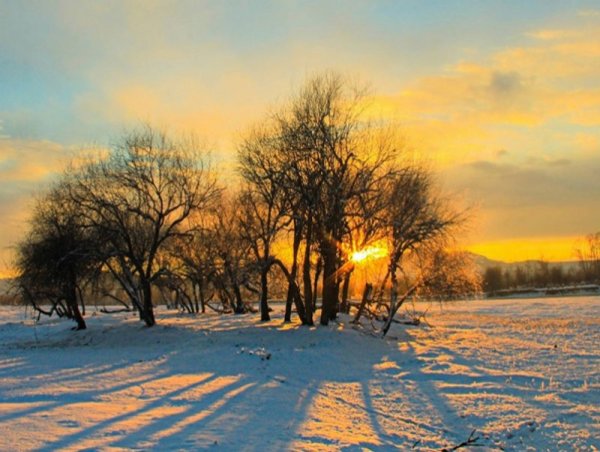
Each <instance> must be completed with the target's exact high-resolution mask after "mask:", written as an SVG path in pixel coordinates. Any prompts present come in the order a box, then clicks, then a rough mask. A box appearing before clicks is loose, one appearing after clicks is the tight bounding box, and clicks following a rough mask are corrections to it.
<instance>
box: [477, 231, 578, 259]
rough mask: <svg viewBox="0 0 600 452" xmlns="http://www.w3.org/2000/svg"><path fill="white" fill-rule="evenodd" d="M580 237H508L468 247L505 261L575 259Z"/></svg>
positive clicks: (488, 256)
mask: <svg viewBox="0 0 600 452" xmlns="http://www.w3.org/2000/svg"><path fill="white" fill-rule="evenodd" d="M578 239H580V237H541V238H538V237H532V238H521V239H507V240H497V241H490V242H482V243H475V244H472V245H468V246H467V247H466V249H467V250H468V251H471V252H472V253H475V254H480V255H482V256H485V257H487V258H488V259H492V260H498V261H503V262H519V261H525V260H545V261H553V262H558V261H571V260H575V259H576V256H575V246H576V243H577V240H578Z"/></svg>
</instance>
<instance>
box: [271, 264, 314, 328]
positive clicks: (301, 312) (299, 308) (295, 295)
mask: <svg viewBox="0 0 600 452" xmlns="http://www.w3.org/2000/svg"><path fill="white" fill-rule="evenodd" d="M273 264H275V265H277V266H278V267H279V268H280V269H281V271H282V272H283V274H284V275H285V276H286V278H287V279H288V284H290V287H291V288H292V299H293V300H294V303H295V304H296V312H297V313H298V317H300V320H301V321H302V324H303V325H308V322H307V320H306V310H305V306H304V303H302V296H301V295H300V288H299V287H298V284H296V281H294V280H293V279H292V275H291V274H290V272H288V270H287V268H285V265H283V262H281V261H280V260H279V259H275V260H274V261H273Z"/></svg>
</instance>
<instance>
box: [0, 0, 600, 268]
mask: <svg viewBox="0 0 600 452" xmlns="http://www.w3.org/2000/svg"><path fill="white" fill-rule="evenodd" d="M323 70H336V71H340V72H342V73H344V74H348V75H349V76H352V77H355V78H357V79H360V80H363V81H365V82H368V83H369V84H370V86H371V88H372V93H373V104H372V105H373V107H372V109H373V111H374V112H376V114H377V115H379V116H380V117H382V118H384V119H389V120H393V121H396V122H397V123H398V124H400V126H401V128H402V132H403V134H404V135H405V137H406V141H407V143H408V145H409V146H410V147H411V148H413V149H415V150H417V151H418V152H421V153H423V154H424V155H426V156H427V158H428V160H430V161H431V162H432V165H433V166H434V168H436V170H437V171H438V172H439V174H440V178H441V182H442V183H443V186H444V188H445V189H446V190H447V191H449V192H450V193H452V194H453V195H452V196H453V197H456V198H457V199H459V200H460V202H461V203H464V204H468V205H473V206H475V208H474V212H475V221H474V222H473V223H474V224H473V225H472V227H471V232H470V234H469V236H468V237H466V238H465V240H464V243H465V245H468V247H469V248H470V249H472V250H473V251H476V252H479V253H481V254H484V255H487V256H488V257H491V258H495V259H502V260H511V261H514V260H520V259H525V258H540V257H543V258H545V259H549V260H559V259H569V258H571V257H572V251H573V243H574V241H575V239H576V238H577V237H578V236H582V235H584V234H587V233H590V232H595V231H598V230H600V4H599V3H598V2H597V1H588V2H585V1H582V2H576V1H568V2H567V1H556V2H554V1H530V2H523V1H502V2H481V1H472V2H470V1H445V0H444V1H417V0H414V1H355V2H352V1H302V2H292V1H278V2H276V1H273V2H265V1H211V2H200V1H189V2H188V1H118V2H112V1H102V2H80V1H63V2H56V1H27V2H22V1H2V0H0V273H2V272H3V271H6V269H7V268H8V267H9V266H10V259H11V257H10V256H11V250H10V246H11V245H12V244H14V242H15V241H16V240H18V239H19V238H20V237H21V235H22V233H23V231H24V229H25V228H26V224H27V223H26V222H27V217H28V213H29V208H30V205H31V199H32V195H33V194H34V193H36V192H38V191H39V190H41V189H42V188H43V187H44V184H45V183H47V182H48V180H50V179H51V178H52V176H53V175H54V174H56V173H57V172H58V171H60V170H61V168H62V167H63V166H64V164H65V163H66V162H68V161H69V160H70V159H72V158H73V157H74V156H76V155H77V153H79V152H81V150H82V149H85V148H86V147H87V148H89V147H90V146H98V145H100V146H103V145H108V144H110V142H111V140H114V139H115V138H116V137H118V136H119V134H120V133H121V132H122V131H123V129H124V128H126V127H129V126H131V125H135V124H137V123H139V122H140V121H150V122H152V123H153V124H157V125H159V126H164V127H166V128H167V129H169V130H174V131H180V130H183V131H195V132H197V133H198V134H200V135H201V136H203V137H205V138H206V140H207V142H208V143H209V144H210V146H211V147H212V148H213V149H214V151H215V155H216V156H217V158H218V159H219V160H220V161H222V162H223V164H224V165H227V164H229V165H231V162H232V159H233V156H234V149H235V142H236V139H237V137H238V136H239V134H240V133H241V132H243V130H244V129H245V128H247V127H248V126H249V125H250V124H252V123H253V122H255V121H257V120H259V119H260V118H261V117H262V116H263V115H264V114H265V113H266V112H267V111H268V109H269V108H271V107H273V106H276V105H277V104H278V103H280V102H282V101H283V100H285V99H286V97H287V96H288V95H289V94H290V92H292V90H293V89H294V88H295V87H298V86H299V85H300V84H301V83H302V81H303V80H304V79H305V78H306V77H307V76H309V75H311V74H314V73H315V72H319V71H323Z"/></svg>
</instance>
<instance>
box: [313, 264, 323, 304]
mask: <svg viewBox="0 0 600 452" xmlns="http://www.w3.org/2000/svg"><path fill="white" fill-rule="evenodd" d="M322 271H323V260H322V259H319V260H318V261H317V268H315V277H314V280H313V281H314V283H313V297H312V308H313V312H315V311H316V310H317V292H318V290H317V286H318V285H319V277H320V276H321V272H322Z"/></svg>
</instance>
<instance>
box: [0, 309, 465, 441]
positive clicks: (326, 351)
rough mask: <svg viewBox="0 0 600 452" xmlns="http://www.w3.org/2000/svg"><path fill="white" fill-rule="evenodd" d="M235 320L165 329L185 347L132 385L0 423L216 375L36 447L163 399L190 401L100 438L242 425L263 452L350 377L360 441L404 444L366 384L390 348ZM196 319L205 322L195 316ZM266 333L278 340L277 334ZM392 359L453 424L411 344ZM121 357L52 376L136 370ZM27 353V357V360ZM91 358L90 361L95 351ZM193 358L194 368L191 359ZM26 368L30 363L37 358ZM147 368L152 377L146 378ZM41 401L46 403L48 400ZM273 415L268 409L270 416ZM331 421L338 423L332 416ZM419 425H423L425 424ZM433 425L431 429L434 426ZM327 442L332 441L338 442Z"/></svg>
mask: <svg viewBox="0 0 600 452" xmlns="http://www.w3.org/2000/svg"><path fill="white" fill-rule="evenodd" d="M236 319H241V321H240V320H236V321H237V324H236V321H231V323H230V324H228V325H226V326H225V328H224V329H222V330H216V331H207V330H206V329H203V328H199V329H197V330H196V331H193V330H191V329H188V328H186V327H181V328H180V327H170V331H171V330H172V332H173V334H176V335H177V337H178V340H181V341H182V343H185V344H188V346H187V348H186V347H182V346H181V345H177V346H175V345H174V346H173V347H174V348H175V349H176V350H177V351H176V352H174V351H173V350H172V349H171V351H170V353H169V354H168V355H167V356H164V359H162V360H161V362H160V363H157V364H156V365H154V366H153V367H151V369H150V370H148V369H146V368H144V370H143V372H142V373H141V374H140V375H139V377H140V378H139V379H136V380H133V381H132V380H131V379H129V377H128V379H127V380H126V381H124V382H122V383H118V382H115V384H113V385H110V386H106V385H105V386H104V387H102V388H101V389H91V390H83V391H78V392H77V394H68V393H66V394H64V395H61V396H59V398H58V399H56V398H55V399H54V400H52V403H51V404H50V405H43V406H36V407H30V408H28V409H26V410H24V411H18V412H13V413H10V414H7V415H4V417H0V420H2V419H4V420H9V419H15V418H22V417H25V416H31V415H33V414H36V413H40V412H48V413H49V412H51V411H52V410H53V409H55V408H58V407H64V406H65V405H69V404H76V403H80V402H94V401H97V398H100V397H103V396H107V395H110V394H113V393H116V392H118V391H122V390H126V389H128V388H130V387H134V386H141V385H144V384H151V383H152V382H155V381H158V380H159V379H160V378H162V377H169V376H177V375H193V374H196V375H199V374H201V373H207V374H213V375H212V376H210V377H208V378H207V379H202V380H200V381H197V382H195V383H192V384H186V385H177V386H176V387H172V388H171V390H169V391H168V392H167V393H165V394H161V395H160V396H157V397H156V398H154V399H150V401H149V402H148V403H145V404H144V405H143V406H141V407H139V408H137V409H135V410H133V411H129V412H125V413H119V414H118V415H116V416H111V417H109V418H107V419H104V420H102V421H100V422H97V423H95V424H94V425H91V426H89V427H87V428H83V429H80V430H78V431H76V432H73V433H71V434H67V435H66V436H62V437H60V438H58V439H56V440H54V441H52V442H49V443H47V444H45V446H44V447H43V448H42V450H54V449H57V448H71V447H77V444H78V443H80V442H83V441H84V440H86V439H90V440H93V439H94V438H97V439H98V440H99V441H102V438H98V434H99V433H100V432H102V431H103V430H105V429H107V428H110V427H111V426H113V425H115V424H118V423H120V422H126V421H131V420H132V419H134V418H136V417H139V416H144V415H146V413H148V412H150V411H152V410H159V409H160V408H161V407H165V406H167V405H169V406H170V405H179V406H185V405H189V406H186V407H185V408H184V409H183V410H182V411H179V412H176V413H173V412H169V414H165V415H162V416H160V417H159V418H157V419H150V420H149V422H147V423H145V424H143V425H140V426H138V427H137V428H136V427H134V430H132V431H129V432H128V433H125V434H124V435H123V436H120V437H119V438H113V441H114V442H113V443H106V444H107V446H108V444H110V445H111V446H113V447H125V448H127V447H148V446H147V444H151V446H150V447H152V448H156V449H170V448H178V447H187V446H188V445H189V447H191V448H193V447H194V446H198V445H199V444H198V441H200V442H202V441H204V442H205V441H206V440H207V437H208V436H210V432H212V431H214V429H215V428H216V429H217V430H218V431H219V432H221V434H223V432H225V435H224V436H225V437H220V440H223V441H227V440H228V438H227V437H226V436H227V433H232V432H233V431H234V430H236V429H243V431H244V432H245V436H246V440H247V442H246V443H245V444H244V445H243V446H244V448H246V449H252V447H254V445H256V449H261V448H262V447H263V446H259V445H260V444H262V445H264V444H265V443H268V445H269V447H268V448H272V449H289V448H290V447H293V446H294V443H295V442H296V441H300V442H301V440H302V439H303V437H302V427H303V425H304V424H305V423H306V422H307V421H308V420H309V417H310V416H309V410H310V408H311V406H312V404H313V402H314V399H315V397H316V396H319V397H321V396H324V397H328V396H329V394H328V393H327V390H326V389H323V388H324V385H325V384H333V385H336V384H340V385H347V384H354V383H358V384H359V385H358V386H359V387H360V388H362V391H361V392H362V395H363V397H362V400H359V401H355V402H353V403H350V405H352V406H351V408H352V409H358V410H364V411H366V414H367V417H368V421H369V423H370V424H371V427H372V430H373V432H374V440H373V442H368V443H365V444H363V446H364V447H370V448H376V447H394V446H395V447H399V446H400V445H401V444H399V443H402V438H401V437H399V436H398V435H394V434H391V433H390V432H389V431H388V432H386V429H385V428H384V427H383V425H382V423H381V419H380V416H381V413H378V412H377V410H376V408H375V406H374V401H373V397H372V394H371V392H370V388H369V384H370V383H372V382H377V378H379V377H380V375H379V374H377V375H376V373H375V370H374V366H375V365H376V364H377V363H378V362H379V361H380V359H381V357H382V356H383V355H387V354H390V353H392V352H393V350H392V346H391V345H390V344H389V343H387V342H385V341H381V340H379V339H375V338H371V337H368V336H366V337H364V336H360V335H358V334H342V333H341V332H338V331H335V325H334V326H333V327H332V328H330V329H329V330H327V329H325V328H322V329H321V328H317V330H316V331H309V330H308V329H306V328H296V329H294V328H292V329H286V330H283V331H279V329H278V328H277V327H275V326H264V325H260V324H258V323H256V322H255V321H252V322H251V323H250V322H248V323H246V324H244V323H242V322H243V321H245V320H244V319H242V318H241V317H237V318H236ZM198 321H199V322H201V321H202V320H201V319H198ZM111 334H118V331H113V332H111ZM169 334H171V333H169ZM180 336H181V338H180V339H179V337H180ZM270 336H276V339H274V338H273V337H270ZM140 337H147V334H146V333H143V334H140ZM278 341H281V343H282V344H285V343H286V342H285V341H288V342H287V344H288V345H289V344H292V345H293V347H292V348H291V349H290V348H289V347H287V346H285V345H282V346H281V348H278V346H277V345H273V344H278V343H279V342H278ZM352 341H354V342H355V343H356V344H354V342H352ZM364 341H369V345H368V346H365V345H364ZM342 342H344V345H345V346H347V347H348V348H346V349H350V350H355V351H356V352H355V353H353V354H352V355H349V356H345V355H343V354H339V353H336V349H337V348H338V346H339V345H341V344H342ZM264 344H271V345H270V347H272V349H271V350H269V351H270V352H271V353H272V355H273V356H272V358H271V359H270V360H269V361H261V360H260V358H259V357H257V356H249V355H247V354H244V353H242V350H243V349H244V348H252V347H260V346H263V345H264ZM197 347H206V349H203V350H202V353H200V354H199V353H198V351H197ZM286 347H287V348H286ZM163 351H164V350H163ZM284 352H285V355H284V354H283V353H284ZM136 353H137V352H136ZM82 356H83V355H82ZM134 356H136V355H134ZM139 356H143V349H140V352H139ZM392 356H394V357H395V358H396V359H395V361H396V362H398V363H399V365H400V366H401V365H402V364H401V362H402V360H406V359H407V358H409V359H413V360H414V361H415V362H418V363H419V364H418V365H414V366H412V367H414V369H412V370H411V373H410V374H408V375H407V376H405V377H403V378H405V379H410V380H414V381H415V382H417V384H418V388H419V393H420V398H421V400H429V402H428V405H429V407H430V409H431V410H432V411H436V412H439V415H440V418H441V419H442V423H443V424H444V425H451V424H452V423H455V421H456V419H457V416H456V415H455V414H454V415H452V413H451V409H450V407H449V406H448V404H447V402H446V401H445V400H444V398H443V397H441V396H439V395H438V394H437V392H438V391H437V389H436V388H435V386H434V384H433V383H432V381H431V375H429V374H426V373H424V372H423V371H422V367H419V366H422V365H423V362H422V361H420V360H419V358H418V356H417V355H416V353H415V351H414V349H412V348H409V349H408V351H407V352H400V351H397V350H396V351H395V352H394V353H392ZM119 357H120V359H124V361H123V362H122V363H120V364H110V362H109V361H108V364H107V360H110V359H111V357H110V356H106V357H104V356H103V357H102V361H101V362H100V363H99V364H100V365H97V366H96V369H98V374H96V373H95V372H94V369H95V368H94V367H90V368H89V369H87V370H83V369H82V371H81V373H74V374H60V372H59V373H58V374H57V375H56V377H57V380H60V383H61V384H64V385H67V386H68V385H69V383H77V382H80V380H82V379H83V380H89V379H90V378H92V377H93V379H94V381H96V379H97V377H98V376H99V378H101V379H107V378H110V376H111V372H116V371H118V370H123V369H126V368H130V367H131V368H132V369H133V370H134V371H136V372H139V371H140V369H134V366H135V364H136V362H135V358H134V357H132V358H130V359H125V358H126V357H127V355H123V354H122V355H119ZM29 359H32V356H30V357H29ZM91 359H92V360H93V359H94V358H93V356H92V358H91ZM203 359H206V363H208V364H205V363H203V362H202V360H203ZM76 360H77V358H74V361H76ZM90 362H93V361H90ZM195 362H198V364H197V365H194V364H193V363H195ZM212 363H218V365H215V366H214V368H211V367H213V366H212ZM96 364H97V363H96ZM30 365H32V368H33V369H35V364H30ZM49 367H50V366H49ZM150 371H153V372H156V373H154V374H148V372H150ZM400 371H402V369H400ZM217 373H218V374H217ZM235 376H240V378H239V379H238V380H236V381H235V382H232V383H229V384H228V385H227V386H223V387H220V388H218V389H216V390H214V391H211V392H208V393H206V394H202V395H201V396H200V397H198V398H197V399H183V400H182V399H181V396H182V395H184V393H185V392H186V391H191V390H193V389H197V388H200V387H202V386H204V385H207V384H209V383H210V382H211V381H214V380H215V379H216V378H219V377H235ZM136 377H137V374H136ZM48 381H50V382H52V375H49V376H48ZM75 386H76V385H75ZM406 396H407V399H408V398H409V397H410V395H409V394H407V395H406ZM334 399H335V397H334ZM23 400H24V398H23V397H18V396H17V397H15V398H14V401H15V402H19V401H23ZM30 401H32V402H33V401H34V400H33V399H31V400H30ZM38 401H39V402H45V401H47V398H46V399H44V400H42V399H40V400H38ZM107 403H108V402H107ZM333 403H335V404H340V405H343V404H344V403H346V404H348V403H347V402H344V401H343V400H333ZM363 404H364V405H363ZM273 413H275V416H274V417H273ZM145 421H147V420H145ZM333 421H334V422H335V420H333ZM224 425H225V426H226V427H224ZM215 426H216V427H215ZM442 427H443V426H442ZM419 428H421V429H423V430H425V431H427V426H426V425H422V426H420V427H419ZM432 430H435V431H437V429H432ZM457 434H459V435H462V432H457ZM203 435H204V436H203ZM207 435H208V436H207ZM232 437H236V438H237V439H239V438H240V437H239V435H232ZM457 438H458V437H457ZM105 441H106V439H105ZM108 441H110V440H108ZM328 444H329V445H330V446H334V447H335V446H337V444H336V443H333V444H331V443H328ZM379 444H382V446H379ZM203 445H210V444H203ZM226 446H232V447H233V446H239V444H235V445H230V444H226ZM102 447H104V446H102ZM294 447H295V446H294Z"/></svg>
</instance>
